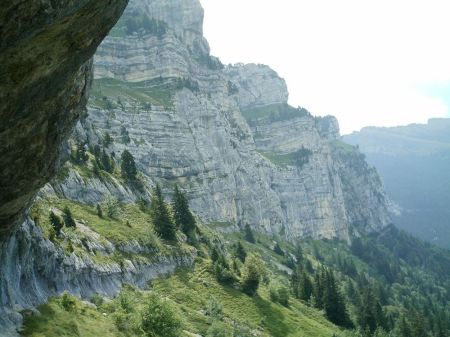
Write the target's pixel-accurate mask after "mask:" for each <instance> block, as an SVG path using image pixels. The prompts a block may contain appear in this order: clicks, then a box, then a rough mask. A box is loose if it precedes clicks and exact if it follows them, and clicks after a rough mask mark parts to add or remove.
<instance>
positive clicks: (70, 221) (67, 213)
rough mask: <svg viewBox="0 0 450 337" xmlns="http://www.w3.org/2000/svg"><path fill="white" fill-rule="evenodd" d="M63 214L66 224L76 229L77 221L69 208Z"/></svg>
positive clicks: (65, 208)
mask: <svg viewBox="0 0 450 337" xmlns="http://www.w3.org/2000/svg"><path fill="white" fill-rule="evenodd" d="M63 213H64V214H63V218H64V223H65V224H66V226H67V227H76V224H75V220H74V219H73V216H72V212H71V211H70V209H69V207H67V206H66V207H64V211H63Z"/></svg>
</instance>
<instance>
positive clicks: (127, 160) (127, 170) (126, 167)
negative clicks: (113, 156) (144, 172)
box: [120, 150, 137, 181]
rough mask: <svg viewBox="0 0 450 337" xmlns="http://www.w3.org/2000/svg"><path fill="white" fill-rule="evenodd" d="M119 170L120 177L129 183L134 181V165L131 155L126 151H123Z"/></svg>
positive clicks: (135, 172)
mask: <svg viewBox="0 0 450 337" xmlns="http://www.w3.org/2000/svg"><path fill="white" fill-rule="evenodd" d="M120 170H121V171H122V177H123V178H124V179H126V180H130V181H133V180H135V179H136V174H137V169H136V163H135V162H134V158H133V155H132V154H131V153H130V152H129V151H128V150H124V151H123V152H122V155H121V160H120Z"/></svg>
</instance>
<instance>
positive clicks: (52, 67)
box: [0, 0, 128, 235]
mask: <svg viewBox="0 0 450 337" xmlns="http://www.w3.org/2000/svg"><path fill="white" fill-rule="evenodd" d="M127 2H128V1H127V0H112V1H111V0H108V1H106V0H81V1H51V0H27V1H19V0H11V1H4V2H3V3H2V4H1V6H0V32H1V36H2V39H1V41H0V64H1V68H0V78H1V79H2V80H1V83H0V102H1V104H0V120H1V121H2V122H1V123H0V144H1V146H0V157H1V158H2V161H1V168H0V235H2V234H6V233H8V232H9V231H10V229H11V227H12V226H13V225H14V224H17V223H18V222H19V221H20V220H22V219H23V211H24V209H25V208H26V207H27V206H28V203H29V201H30V199H31V198H32V197H33V196H34V195H35V193H36V191H37V190H38V189H39V188H41V187H42V186H43V185H44V184H45V183H46V182H47V181H48V180H49V179H50V178H51V177H52V176H53V175H54V173H55V171H56V169H57V167H58V166H59V165H58V163H59V153H60V146H61V144H62V142H63V141H65V140H66V139H67V137H68V136H69V134H70V132H71V131H72V127H73V126H74V124H75V122H76V121H77V119H78V118H79V116H80V114H81V113H82V112H83V111H84V108H85V105H86V100H87V88H88V87H89V85H90V81H91V62H90V58H91V56H92V55H93V54H94V52H95V50H96V48H97V46H98V44H99V43H100V42H101V40H102V39H103V37H104V36H105V35H106V34H107V33H108V31H109V30H110V28H111V27H112V26H113V25H114V23H115V22H116V21H117V19H118V18H119V16H120V14H121V13H122V11H123V9H124V8H125V5H126V4H127Z"/></svg>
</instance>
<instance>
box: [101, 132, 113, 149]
mask: <svg viewBox="0 0 450 337" xmlns="http://www.w3.org/2000/svg"><path fill="white" fill-rule="evenodd" d="M112 141H113V139H112V138H111V135H110V134H109V132H106V133H105V134H104V136H103V145H104V146H105V147H108V146H109V145H110V144H111V143H112Z"/></svg>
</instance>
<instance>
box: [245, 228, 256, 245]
mask: <svg viewBox="0 0 450 337" xmlns="http://www.w3.org/2000/svg"><path fill="white" fill-rule="evenodd" d="M244 238H245V240H247V241H248V242H250V243H255V242H256V240H255V236H254V235H253V231H252V229H251V228H250V225H249V224H245V227H244Z"/></svg>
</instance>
